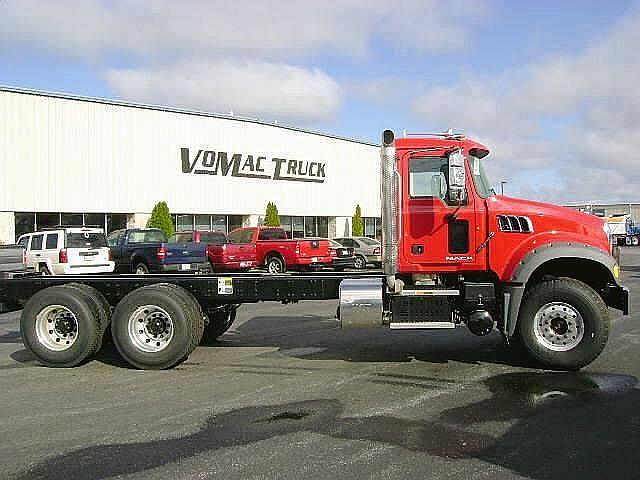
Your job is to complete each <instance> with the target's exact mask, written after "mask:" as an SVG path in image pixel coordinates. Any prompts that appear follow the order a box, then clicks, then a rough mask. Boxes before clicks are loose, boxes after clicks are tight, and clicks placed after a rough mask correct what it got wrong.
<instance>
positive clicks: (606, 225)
mask: <svg viewBox="0 0 640 480" xmlns="http://www.w3.org/2000/svg"><path fill="white" fill-rule="evenodd" d="M602 230H604V233H606V234H607V237H608V236H609V234H610V233H611V227H610V226H609V224H608V223H607V222H604V223H603V224H602Z"/></svg>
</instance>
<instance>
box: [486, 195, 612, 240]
mask: <svg viewBox="0 0 640 480" xmlns="http://www.w3.org/2000/svg"><path fill="white" fill-rule="evenodd" d="M487 205H488V209H489V213H490V214H495V215H523V216H526V217H528V218H529V219H530V220H531V222H532V223H533V229H534V232H535V233H536V234H541V233H545V232H548V233H553V234H560V233H569V234H572V237H574V238H576V237H577V238H578V239H579V240H580V241H581V242H584V243H585V244H587V245H592V246H594V247H598V248H601V249H602V250H605V251H607V252H608V251H609V249H610V246H609V238H608V236H607V234H606V233H605V231H604V224H605V222H604V220H603V219H602V218H599V217H596V216H594V215H590V214H587V213H582V212H579V211H578V210H574V209H572V208H566V207H560V206H558V205H552V204H550V203H543V202H534V201H531V200H522V199H519V198H512V197H505V196H502V195H495V196H493V197H490V198H489V199H488V202H487Z"/></svg>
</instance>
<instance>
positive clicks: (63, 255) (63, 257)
mask: <svg viewBox="0 0 640 480" xmlns="http://www.w3.org/2000/svg"><path fill="white" fill-rule="evenodd" d="M58 263H69V255H67V250H66V249H64V248H63V249H62V250H60V253H59V254H58Z"/></svg>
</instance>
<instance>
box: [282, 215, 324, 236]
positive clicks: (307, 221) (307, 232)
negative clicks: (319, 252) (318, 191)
mask: <svg viewBox="0 0 640 480" xmlns="http://www.w3.org/2000/svg"><path fill="white" fill-rule="evenodd" d="M280 226H281V227H282V228H283V229H284V231H285V232H287V234H288V235H289V238H303V237H323V238H324V237H327V236H328V235H329V217H291V216H289V215H280Z"/></svg>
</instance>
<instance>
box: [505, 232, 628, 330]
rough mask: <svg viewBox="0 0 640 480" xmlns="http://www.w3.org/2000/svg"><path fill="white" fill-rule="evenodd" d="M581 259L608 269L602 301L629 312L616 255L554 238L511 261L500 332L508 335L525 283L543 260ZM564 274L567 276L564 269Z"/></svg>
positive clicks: (516, 315)
mask: <svg viewBox="0 0 640 480" xmlns="http://www.w3.org/2000/svg"><path fill="white" fill-rule="evenodd" d="M562 258H566V259H581V260H587V261H590V262H595V263H597V264H599V265H602V266H603V267H605V268H606V270H607V271H608V272H609V276H610V278H608V279H607V281H606V282H605V283H606V284H607V288H606V290H605V292H601V294H604V295H605V297H606V298H604V299H605V302H606V303H607V304H608V305H609V306H611V307H614V308H618V309H620V310H622V312H623V313H624V314H625V315H627V314H628V313H629V292H628V290H627V289H626V288H624V287H621V286H620V285H618V282H617V281H618V276H619V269H618V264H617V262H616V259H615V258H613V256H611V255H609V254H607V253H606V252H604V251H603V250H601V249H600V248H597V247H593V246H591V245H585V244H584V243H576V242H555V243H548V244H544V245H541V246H539V247H536V248H534V249H532V250H531V251H529V252H528V253H527V254H526V255H525V256H524V257H522V259H521V260H520V261H519V262H517V264H515V268H513V270H512V272H511V273H510V274H509V276H508V277H507V281H506V286H505V288H504V305H503V312H504V321H503V333H504V334H505V335H507V336H509V337H510V336H512V335H513V334H514V332H515V328H516V323H517V321H518V312H519V311H520V305H521V303H522V298H523V296H524V292H525V289H526V286H527V284H528V282H529V280H530V279H531V276H532V275H533V274H534V272H535V271H536V270H537V269H538V268H540V267H541V266H542V265H544V264H545V263H547V262H550V261H552V260H558V259H562ZM567 276H571V275H570V272H568V275H567Z"/></svg>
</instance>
